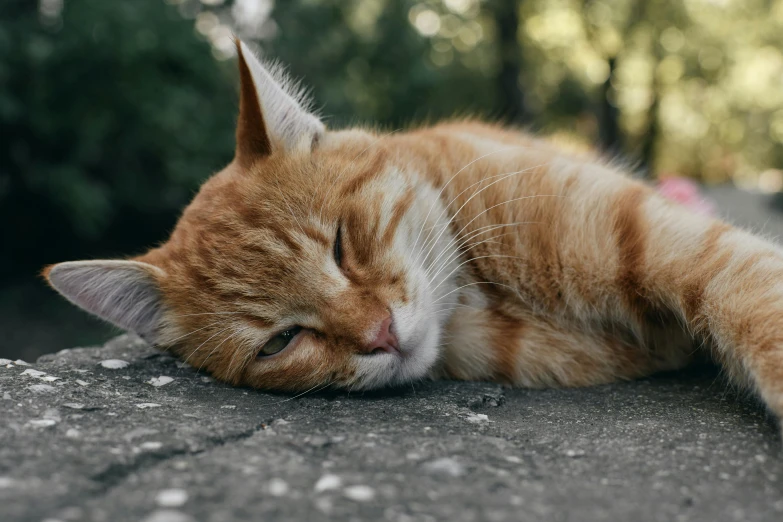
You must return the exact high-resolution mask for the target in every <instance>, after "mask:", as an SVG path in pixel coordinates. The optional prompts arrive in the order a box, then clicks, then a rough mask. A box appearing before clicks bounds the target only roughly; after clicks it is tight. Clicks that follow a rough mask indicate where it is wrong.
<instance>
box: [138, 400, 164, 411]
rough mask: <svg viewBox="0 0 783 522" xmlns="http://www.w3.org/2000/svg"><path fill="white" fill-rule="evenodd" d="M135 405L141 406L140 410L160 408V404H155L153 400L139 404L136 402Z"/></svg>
mask: <svg viewBox="0 0 783 522" xmlns="http://www.w3.org/2000/svg"><path fill="white" fill-rule="evenodd" d="M136 407H137V408H141V409H142V410H146V409H148V408H160V404H156V403H154V402H142V403H141V404H137V405H136Z"/></svg>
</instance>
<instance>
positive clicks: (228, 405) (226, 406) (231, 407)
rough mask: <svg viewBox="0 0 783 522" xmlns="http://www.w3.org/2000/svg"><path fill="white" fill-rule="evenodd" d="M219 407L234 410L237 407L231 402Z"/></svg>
mask: <svg viewBox="0 0 783 522" xmlns="http://www.w3.org/2000/svg"><path fill="white" fill-rule="evenodd" d="M220 408H221V409H223V410H235V409H237V407H236V406H235V405H233V404H224V405H223V406H221V407H220Z"/></svg>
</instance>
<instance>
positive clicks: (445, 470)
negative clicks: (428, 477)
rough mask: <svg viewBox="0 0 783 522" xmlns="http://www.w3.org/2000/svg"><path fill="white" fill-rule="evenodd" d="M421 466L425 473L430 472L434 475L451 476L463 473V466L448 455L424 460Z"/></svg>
mask: <svg viewBox="0 0 783 522" xmlns="http://www.w3.org/2000/svg"><path fill="white" fill-rule="evenodd" d="M422 468H423V469H424V471H426V472H427V473H432V474H435V475H449V476H451V477H459V476H461V475H464V474H465V467H464V466H463V465H462V464H460V463H459V462H457V461H456V460H454V459H452V458H448V457H444V458H442V459H435V460H431V461H429V462H425V463H424V465H423V466H422Z"/></svg>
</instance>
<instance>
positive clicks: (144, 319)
mask: <svg viewBox="0 0 783 522" xmlns="http://www.w3.org/2000/svg"><path fill="white" fill-rule="evenodd" d="M164 275H165V274H164V272H163V270H161V269H159V268H157V267H155V266H153V265H150V264H147V263H141V262H138V261H69V262H66V263H59V264H57V265H53V266H51V267H48V268H47V269H46V270H45V271H44V276H45V277H46V279H47V280H48V281H49V284H51V285H52V287H53V288H54V289H55V290H57V291H58V292H60V293H61V294H62V295H63V296H64V297H65V298H66V299H68V300H69V301H70V302H72V303H73V304H75V305H76V306H78V307H80V308H82V309H84V310H86V311H88V312H90V313H91V314H94V315H97V316H98V317H100V318H101V319H104V320H105V321H108V322H110V323H112V324H114V325H116V326H119V327H120V328H123V329H125V330H132V331H134V332H136V333H137V334H139V335H140V336H141V337H143V338H144V339H145V340H146V341H147V342H150V343H153V344H154V343H155V342H156V337H157V332H158V328H159V326H160V322H161V316H162V301H161V295H160V287H159V285H158V280H159V279H160V278H162V277H163V276H164Z"/></svg>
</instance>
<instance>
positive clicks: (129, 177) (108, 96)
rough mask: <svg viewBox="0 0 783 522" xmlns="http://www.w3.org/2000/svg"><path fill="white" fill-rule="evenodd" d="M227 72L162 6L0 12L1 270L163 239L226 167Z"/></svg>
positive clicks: (85, 3) (46, 2) (9, 6)
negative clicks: (200, 191) (200, 190)
mask: <svg viewBox="0 0 783 522" xmlns="http://www.w3.org/2000/svg"><path fill="white" fill-rule="evenodd" d="M227 70H228V71H230V72H229V73H228V74H233V73H234V68H233V65H232V64H228V63H223V64H220V63H218V62H216V61H215V60H214V59H213V57H212V55H211V53H210V46H209V45H208V44H207V43H206V42H204V41H203V40H199V39H197V38H195V37H194V30H193V24H192V22H191V21H188V20H185V19H183V18H182V16H180V14H179V13H178V12H177V11H176V9H175V8H173V7H172V6H169V5H166V4H165V3H163V2H162V1H160V0H151V1H150V0H146V1H138V2H106V1H104V0H69V1H65V2H63V0H41V1H40V2H32V1H30V0H3V2H0V136H2V139H1V140H0V222H2V223H3V226H2V227H0V229H1V230H2V232H1V234H2V238H0V241H2V244H3V245H4V247H3V250H4V251H6V252H8V250H7V249H8V248H9V246H10V249H12V250H13V255H3V256H0V272H2V273H6V274H7V273H13V272H16V271H18V270H23V271H29V270H38V269H40V266H41V264H42V263H43V262H53V261H59V260H63V259H67V258H68V257H70V256H71V255H79V256H84V255H89V254H93V255H100V254H107V253H114V254H118V253H120V252H122V251H123V250H124V249H126V248H127V247H128V245H133V247H135V248H139V245H141V244H144V243H151V242H152V241H155V240H157V239H160V238H162V236H163V234H164V233H165V231H166V230H167V229H168V228H170V227H171V225H172V224H173V222H174V219H175V218H176V213H177V212H178V210H179V209H180V208H181V207H182V206H183V205H184V204H186V203H187V202H188V200H189V199H190V198H191V197H192V195H193V192H194V190H195V189H196V188H197V187H198V184H199V182H200V181H201V180H203V179H204V178H205V176H207V175H208V174H209V173H210V172H211V171H214V170H216V169H218V168H220V167H222V165H223V164H224V163H226V162H227V161H229V160H230V158H231V153H232V151H233V124H234V118H235V107H236V92H235V88H234V85H233V81H232V80H231V77H230V76H228V75H227V73H226V71H227ZM126 253H127V252H126Z"/></svg>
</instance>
